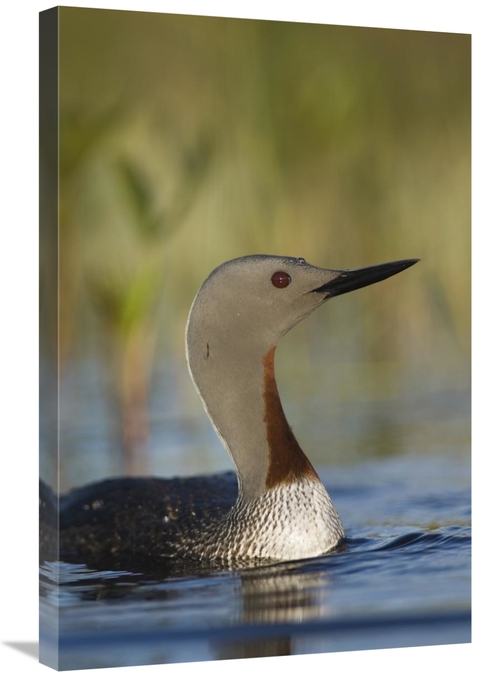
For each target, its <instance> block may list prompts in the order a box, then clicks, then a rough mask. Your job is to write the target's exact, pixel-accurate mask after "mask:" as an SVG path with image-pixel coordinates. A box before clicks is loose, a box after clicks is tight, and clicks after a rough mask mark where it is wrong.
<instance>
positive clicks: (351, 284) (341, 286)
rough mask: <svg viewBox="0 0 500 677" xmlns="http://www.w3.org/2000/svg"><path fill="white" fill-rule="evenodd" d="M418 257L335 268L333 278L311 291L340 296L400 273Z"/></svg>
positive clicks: (328, 295) (416, 261) (327, 296)
mask: <svg viewBox="0 0 500 677" xmlns="http://www.w3.org/2000/svg"><path fill="white" fill-rule="evenodd" d="M418 261H420V259H405V260H404V261H391V262H390V263H379V264H378V265H376V266H367V267H366V268H355V269H354V270H337V271H333V272H336V273H338V274H337V276H336V277H334V278H333V280H330V281H329V282H327V283H326V284H323V285H321V287H318V288H317V289H312V290H311V291H313V292H317V293H318V294H325V298H327V299H329V298H331V297H332V296H340V295H341V294H347V292H350V291H354V290H355V289H361V288H362V287H367V286H368V285H369V284H374V283H375V282H380V281H381V280H385V279H386V278H388V277H391V276H392V275H396V274H397V273H400V272H401V271H402V270H406V269H407V268H410V266H413V265H415V263H418Z"/></svg>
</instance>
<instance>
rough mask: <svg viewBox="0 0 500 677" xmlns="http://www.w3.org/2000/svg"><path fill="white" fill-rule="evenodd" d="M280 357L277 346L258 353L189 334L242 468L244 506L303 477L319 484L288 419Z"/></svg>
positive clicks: (218, 420)
mask: <svg viewBox="0 0 500 677" xmlns="http://www.w3.org/2000/svg"><path fill="white" fill-rule="evenodd" d="M243 350H244V358H243V359H242V355H241V352H242V351H243ZM263 354H264V355H263ZM274 354H275V347H274V346H273V347H271V348H270V349H267V350H257V349H254V350H252V349H249V348H248V346H246V347H245V348H242V347H241V346H234V344H233V345H231V346H228V345H227V343H224V341H217V339H216V338H213V340H209V341H205V340H204V341H198V340H193V337H190V335H189V333H188V336H187V355H188V363H189V368H190V372H191V376H192V379H193V381H194V383H195V385H196V388H197V390H198V393H199V395H200V397H201V400H202V402H203V404H204V406H205V409H206V411H207V413H208V415H209V417H210V419H211V421H212V424H213V426H214V428H215V430H216V432H217V434H218V435H219V437H220V439H221V440H222V442H223V444H224V446H225V447H226V449H227V451H228V453H229V454H230V456H231V458H232V459H233V462H234V464H235V466H236V470H237V475H238V484H239V501H240V502H244V503H245V502H246V503H248V502H251V501H254V500H255V499H257V498H259V497H260V496H262V495H263V494H265V493H266V492H268V491H269V490H272V489H274V488H276V487H278V486H280V485H286V484H291V483H293V482H296V481H299V480H300V479H301V478H309V479H315V480H318V476H317V474H316V472H315V471H314V468H313V467H312V465H311V463H310V462H309V460H308V459H307V457H306V455H305V454H304V452H303V451H302V449H301V448H300V446H299V444H298V442H297V440H296V439H295V436H294V435H293V433H292V430H291V428H290V426H289V425H288V422H287V420H286V417H285V414H284V411H283V407H282V405H281V400H280V397H279V393H278V388H277V385H276V379H275V371H274ZM262 355H263V356H262Z"/></svg>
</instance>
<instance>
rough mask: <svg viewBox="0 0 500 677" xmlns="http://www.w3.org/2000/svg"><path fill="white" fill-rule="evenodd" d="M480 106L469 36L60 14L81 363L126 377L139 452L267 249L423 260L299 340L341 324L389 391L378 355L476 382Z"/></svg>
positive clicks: (73, 353)
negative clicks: (193, 332)
mask: <svg viewBox="0 0 500 677" xmlns="http://www.w3.org/2000/svg"><path fill="white" fill-rule="evenodd" d="M470 101H471V82H470V36H468V35H457V34H444V33H426V32H416V31H397V30H381V29H369V28H350V27H341V26H324V25H314V24H310V25H309V24H293V23H285V22H266V21H256V20H235V19H222V18H208V17H192V16H180V15H168V14H148V13H139V12H125V11H123V12H122V11H107V10H91V9H75V8H64V7H63V8H61V9H60V282H61V297H60V304H61V307H60V342H61V352H60V355H61V359H62V362H63V367H64V364H65V363H66V362H68V363H70V362H71V361H72V360H75V359H78V357H79V356H80V355H82V354H88V353H91V354H94V355H96V356H97V357H98V358H99V359H101V360H102V364H103V365H109V366H111V367H112V381H111V382H112V384H114V386H113V388H114V392H115V395H116V399H117V402H118V408H117V412H119V414H117V415H119V416H121V421H122V423H121V428H122V436H123V446H124V449H125V452H126V453H128V454H131V455H132V456H133V454H134V453H135V452H134V450H137V449H142V448H143V447H144V449H145V448H146V446H147V439H148V424H147V418H148V416H147V407H148V393H149V388H150V383H151V378H152V374H153V373H154V370H155V365H157V364H158V362H159V361H161V360H162V359H163V358H164V357H165V356H166V355H168V357H169V359H172V360H175V361H179V362H180V361H183V360H184V356H183V336H184V325H185V321H186V318H187V314H188V311H189V307H190V303H191V300H192V298H193V297H194V294H195V293H196V291H197V289H198V287H199V286H200V284H201V282H202V281H203V280H204V279H205V277H206V276H207V274H208V273H209V272H210V271H211V270H212V269H213V268H214V267H215V266H216V265H218V264H219V263H221V262H222V261H224V260H227V259H231V258H234V257H237V256H242V255H246V254H252V253H274V254H281V255H291V256H301V257H305V258H306V259H307V260H309V261H310V262H311V263H313V264H315V265H319V266H324V267H329V268H342V267H344V268H354V267H358V266H363V265H369V264H373V263H379V262H383V261H387V260H392V259H399V258H410V257H419V258H421V259H422V262H421V263H420V264H419V265H418V266H417V267H415V268H413V269H412V270H411V271H409V272H407V273H404V274H403V275H401V276H400V277H398V278H397V281H396V282H394V283H391V284H389V283H383V284H381V285H376V286H375V287H373V289H372V290H371V292H370V293H369V294H368V293H361V292H360V293H357V294H354V295H353V296H352V297H351V295H348V296H347V297H342V299H339V300H338V301H335V304H336V311H335V312H330V313H326V312H321V313H318V317H317V318H314V319H313V318H311V321H309V320H308V323H309V322H314V323H315V324H314V325H311V324H308V323H304V326H302V325H300V326H299V327H298V328H297V329H296V330H294V334H295V335H296V338H295V339H290V340H291V341H293V340H296V341H303V342H304V343H305V345H307V344H308V343H311V341H312V342H313V338H312V334H313V332H311V333H309V332H310V329H309V328H308V327H311V326H314V327H315V328H316V330H318V331H319V329H324V331H325V332H327V334H328V335H329V334H332V335H333V334H335V332H337V331H338V326H339V325H342V326H343V327H344V328H345V333H344V339H339V340H340V343H339V344H338V347H339V351H338V352H337V351H334V353H333V355H332V356H331V359H332V360H333V361H337V362H339V363H342V362H343V361H348V362H354V363H355V362H357V361H360V360H361V361H363V362H367V363H370V364H371V367H370V370H368V372H367V373H370V374H373V375H374V376H373V379H374V382H376V383H382V389H384V387H385V388H387V378H388V376H387V374H388V371H389V372H390V373H393V372H394V369H393V370H392V372H391V369H390V368H389V370H388V369H387V368H385V370H384V372H383V373H384V375H383V376H381V375H380V373H381V372H380V369H379V368H378V367H377V364H379V365H385V367H387V364H389V365H393V366H394V365H395V364H396V365H397V364H405V365H410V367H413V369H414V371H418V370H419V369H423V370H426V371H427V374H428V376H429V378H430V379H431V380H432V379H433V378H434V379H435V378H437V374H438V373H440V374H443V376H442V383H444V384H445V385H444V387H446V380H447V378H449V383H448V386H449V387H453V385H452V384H453V383H455V382H456V379H457V376H456V374H457V372H460V374H461V375H465V376H464V378H466V376H467V373H468V369H469V350H470V165H471V158H470V115H471V111H470ZM394 308H397V309H398V312H397V313H395V312H394ZM286 341H288V337H287V339H286ZM288 345H292V344H288V343H287V346H288ZM287 350H288V351H290V349H289V348H287V347H285V348H284V349H283V355H284V356H286V354H287ZM304 351H305V359H304V360H302V361H301V363H302V367H299V366H297V365H295V366H294V365H293V359H292V360H291V372H290V373H291V374H292V376H293V377H299V376H300V377H301V378H302V377H304V375H305V373H306V372H307V370H308V369H311V368H312V367H313V366H314V364H313V362H314V356H310V359H308V358H307V355H308V354H309V353H308V349H307V348H305V349H304ZM291 354H293V350H292V352H291ZM302 355H304V352H303V353H302ZM279 359H280V357H279V355H278V361H279ZM283 359H285V358H283ZM278 366H279V365H278ZM301 369H303V370H304V373H299V372H300V370H301ZM393 378H396V377H395V376H393ZM397 378H400V376H398V377H397ZM401 378H402V377H401ZM175 387H177V385H176V386H175ZM422 387H423V389H424V390H425V387H426V386H422ZM292 389H293V388H292ZM389 391H390V392H392V393H393V394H394V392H396V393H397V388H396V390H391V389H390V388H389ZM344 393H345V391H344ZM337 395H338V396H340V395H339V394H338V393H337ZM127 449H128V452H127ZM141 453H142V454H143V456H142V457H141V458H142V459H143V461H144V462H142V461H139V462H138V463H137V464H136V465H134V462H132V461H130V462H129V463H128V465H127V469H128V471H129V472H139V471H143V470H144V468H145V467H147V462H146V461H145V460H144V459H145V458H146V456H145V454H146V453H147V452H146V451H145V450H144V451H142V452H141Z"/></svg>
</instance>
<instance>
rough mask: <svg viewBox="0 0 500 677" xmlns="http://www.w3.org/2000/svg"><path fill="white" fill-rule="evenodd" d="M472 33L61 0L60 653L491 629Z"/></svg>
mask: <svg viewBox="0 0 500 677" xmlns="http://www.w3.org/2000/svg"><path fill="white" fill-rule="evenodd" d="M470 45H471V43H470V35H464V34H452V33H437V32H433V33H431V32H419V31H408V30H388V29H374V28H354V27H348V26H335V25H319V24H312V23H311V24H305V23H304V24H300V23H291V22H280V21H262V20H255V19H228V18H217V17H197V16H182V15H169V14H155V13H146V12H130V11H110V10H94V9H82V8H70V7H59V8H54V9H51V10H48V11H46V12H42V13H41V15H40V660H41V661H42V662H43V663H45V664H47V665H49V666H51V667H53V668H56V669H59V670H72V669H82V668H102V667H120V666H131V665H148V664H155V663H156V664H158V663H181V662H198V661H212V660H221V659H230V658H246V657H260V656H288V655H297V654H312V653H330V652H341V651H362V650H366V649H374V648H394V647H410V646H424V645H431V644H434V645H435V644H461V643H467V642H470V614H471V604H470V566H471V562H470V548H471V510H470V171H471V169H470V108H471V100H470V96H471V72H470V56H471V54H470Z"/></svg>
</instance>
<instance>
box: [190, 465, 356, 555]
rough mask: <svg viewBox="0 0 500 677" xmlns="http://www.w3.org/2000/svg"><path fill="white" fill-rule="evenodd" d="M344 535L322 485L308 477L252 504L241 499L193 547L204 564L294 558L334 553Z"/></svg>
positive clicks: (278, 488)
mask: <svg viewBox="0 0 500 677" xmlns="http://www.w3.org/2000/svg"><path fill="white" fill-rule="evenodd" d="M343 537H344V530H343V527H342V523H341V521H340V518H339V516H338V513H337V510H336V509H335V507H334V505H333V503H332V501H331V500H330V497H329V496H328V494H327V492H326V490H325V488H324V486H323V484H322V483H321V482H320V481H319V480H318V479H315V478H310V477H303V478H300V479H298V480H296V481H295V482H293V483H291V484H281V485H278V486H276V487H274V488H273V489H271V490H269V491H267V492H266V493H265V494H263V495H262V496H260V497H259V498H257V499H255V500H253V501H251V502H249V503H244V502H243V501H242V500H241V499H238V501H237V502H236V504H235V506H234V508H233V509H232V510H231V511H230V513H229V514H228V515H227V517H226V518H225V519H223V520H221V521H220V522H218V523H217V524H215V525H214V526H212V527H210V528H209V529H208V530H207V531H206V532H205V534H204V535H203V536H202V537H201V538H199V539H198V540H197V541H196V542H192V543H190V544H189V546H188V548H189V551H190V555H191V556H199V557H200V558H202V559H204V560H224V561H228V562H241V561H245V560H252V559H258V560H294V559H302V558H306V557H314V556H316V555H321V554H323V553H326V552H329V551H331V550H332V549H334V548H335V547H336V546H337V545H339V542H340V541H341V540H342V538H343ZM186 554H188V553H187V551H186Z"/></svg>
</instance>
